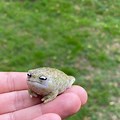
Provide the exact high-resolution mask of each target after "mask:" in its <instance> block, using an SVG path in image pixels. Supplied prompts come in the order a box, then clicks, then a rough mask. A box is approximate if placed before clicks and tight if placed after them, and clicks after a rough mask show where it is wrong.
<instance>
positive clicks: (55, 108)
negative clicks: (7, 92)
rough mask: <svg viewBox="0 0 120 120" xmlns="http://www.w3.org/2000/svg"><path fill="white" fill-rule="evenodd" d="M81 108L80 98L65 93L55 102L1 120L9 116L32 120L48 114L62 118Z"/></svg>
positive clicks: (27, 109)
mask: <svg viewBox="0 0 120 120" xmlns="http://www.w3.org/2000/svg"><path fill="white" fill-rule="evenodd" d="M80 106H81V101H80V98H79V97H78V96H77V95H76V94H74V93H65V94H62V95H60V96H58V97H57V98H56V99H55V100H53V101H51V102H49V103H46V104H41V105H35V106H32V107H29V108H26V109H22V110H19V111H15V112H13V113H11V114H12V115H11V114H10V113H9V114H4V115H1V116H0V120H7V119H6V118H8V117H9V116H14V117H15V119H16V120H21V119H24V120H30V119H35V118H36V117H39V116H40V115H42V114H46V113H56V114H58V115H59V116H61V117H62V118H65V117H67V116H70V115H72V114H74V113H76V112H77V111H78V110H79V109H80ZM3 118H4V119H3Z"/></svg>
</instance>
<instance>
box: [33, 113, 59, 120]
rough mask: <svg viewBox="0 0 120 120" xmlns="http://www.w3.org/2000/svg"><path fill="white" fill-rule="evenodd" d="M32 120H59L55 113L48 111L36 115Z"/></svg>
mask: <svg viewBox="0 0 120 120" xmlns="http://www.w3.org/2000/svg"><path fill="white" fill-rule="evenodd" d="M33 120H61V118H60V116H59V115H58V114H55V113H48V114H44V115H41V116H40V117H37V118H35V119H33Z"/></svg>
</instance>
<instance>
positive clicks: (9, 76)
mask: <svg viewBox="0 0 120 120" xmlns="http://www.w3.org/2000/svg"><path fill="white" fill-rule="evenodd" d="M7 83H8V84H7V85H8V90H9V92H12V91H14V90H15V80H14V77H13V76H12V73H7Z"/></svg>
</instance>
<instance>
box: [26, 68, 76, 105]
mask: <svg viewBox="0 0 120 120" xmlns="http://www.w3.org/2000/svg"><path fill="white" fill-rule="evenodd" d="M74 82H75V77H73V76H71V75H67V74H66V73H64V72H63V71H61V70H58V69H56V68H50V67H40V68H35V69H31V70H28V72H27V85H28V92H29V94H30V96H31V97H38V96H42V98H41V101H42V102H43V103H47V102H50V101H52V100H54V99H55V98H56V97H57V96H58V95H60V94H62V93H63V92H65V91H66V90H67V89H69V88H70V87H71V86H72V84H73V83H74Z"/></svg>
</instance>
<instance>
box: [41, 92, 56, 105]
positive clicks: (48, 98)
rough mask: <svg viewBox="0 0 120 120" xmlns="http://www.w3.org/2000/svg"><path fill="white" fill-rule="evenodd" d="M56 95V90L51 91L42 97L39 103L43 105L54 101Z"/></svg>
mask: <svg viewBox="0 0 120 120" xmlns="http://www.w3.org/2000/svg"><path fill="white" fill-rule="evenodd" d="M57 95H58V91H57V90H56V91H53V92H51V93H49V94H48V95H46V96H44V97H43V98H42V99H41V101H43V102H44V103H47V102H49V101H51V100H53V99H55V98H56V96H57Z"/></svg>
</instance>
